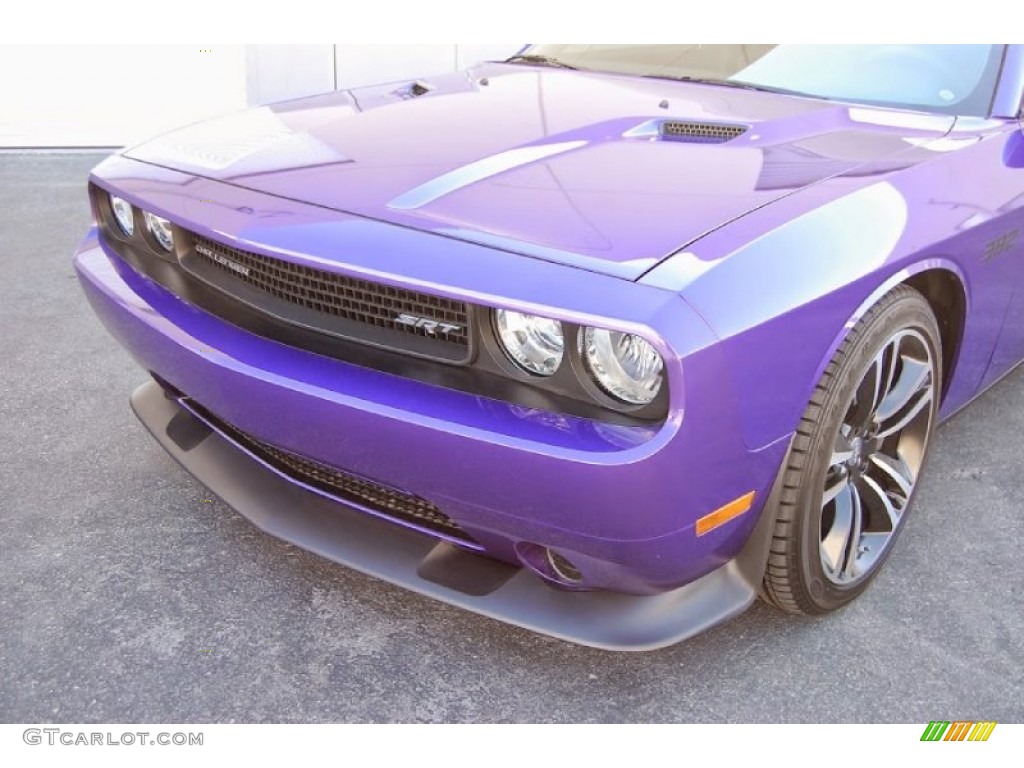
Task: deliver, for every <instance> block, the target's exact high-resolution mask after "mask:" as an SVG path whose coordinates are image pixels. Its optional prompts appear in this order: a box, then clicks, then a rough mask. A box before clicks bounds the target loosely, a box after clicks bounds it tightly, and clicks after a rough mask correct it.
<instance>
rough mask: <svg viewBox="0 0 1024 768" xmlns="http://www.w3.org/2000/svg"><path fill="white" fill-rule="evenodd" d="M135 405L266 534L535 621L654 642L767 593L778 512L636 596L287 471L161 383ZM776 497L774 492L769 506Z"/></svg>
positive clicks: (623, 642)
mask: <svg viewBox="0 0 1024 768" xmlns="http://www.w3.org/2000/svg"><path fill="white" fill-rule="evenodd" d="M131 404H132V408H133V409H134V411H135V414H136V415H137V416H138V417H139V420H140V421H141V422H142V423H143V424H144V425H145V426H146V428H147V429H148V430H149V431H150V432H151V433H152V434H153V437H155V438H156V440H157V442H159V443H160V445H161V446H163V448H164V450H166V451H167V452H168V453H169V454H170V455H171V456H173V457H174V458H175V459H176V460H177V461H178V462H179V463H180V464H181V465H182V466H183V467H184V468H185V469H186V470H188V471H189V472H190V473H191V474H192V475H193V476H194V477H195V478H196V479H197V480H199V482H201V483H202V484H203V485H205V486H206V487H207V488H209V489H210V490H211V491H212V492H213V493H214V494H216V495H217V496H218V497H220V498H221V499H222V500H223V501H224V502H225V503H227V504H228V505H229V506H231V507H232V508H233V509H234V510H236V511H237V512H238V513H239V514H240V515H242V516H243V517H245V518H247V519H248V520H249V521H250V522H252V523H253V524H254V525H256V526H257V527H259V528H260V529H262V530H263V531H265V532H266V533H269V534H271V535H273V536H276V537H278V538H279V539H283V540H284V541H287V542H290V543H292V544H294V545H296V546H298V547H301V548H303V549H306V550H309V551H310V552H314V553H316V554H318V555H320V556H322V557H325V558H327V559H328V560H333V561H334V562H336V563H340V564H342V565H346V566H348V567H350V568H355V569H356V570H358V571H361V572H363V573H365V574H368V575H370V576H375V577H377V578H380V579H383V580H384V581H388V582H390V583H392V584H397V585H399V586H401V587H405V588H406V589H410V590H413V591H414V592H418V593H420V594H423V595H427V596H428V597H432V598H434V599H436V600H442V601H444V602H446V603H450V604H452V605H456V606H459V607H460V608H465V609H467V610H470V611H473V612H474V613H479V614H481V615H484V616H489V617H491V618H494V619H498V620H499V621H503V622H506V623H509V624H515V625H517V626H520V627H524V628H526V629H529V630H533V631H534V632H540V633H543V634H545V635H551V636H552V637H557V638H560V639H562V640H567V641H569V642H573V643H579V644H581V645H587V646H591V647H594V648H603V649H606V650H611V651H644V650H653V649H656V648H662V647H665V646H668V645H672V644H674V643H678V642H680V641H681V640H685V639H686V638H688V637H691V636H693V635H695V634H697V633H699V632H702V631H704V630H705V629H708V628H709V627H712V626H714V625H715V624H718V623H720V622H722V621H725V620H726V619H729V618H730V617H732V616H735V615H736V614H739V613H741V612H743V611H744V610H745V609H746V608H747V607H748V606H749V605H750V604H751V603H752V602H753V600H754V599H755V597H756V596H757V588H758V585H759V584H760V581H761V574H762V573H763V570H764V563H765V561H766V559H767V552H768V549H767V543H768V539H767V536H765V535H764V534H765V532H766V531H768V530H770V525H769V524H768V523H770V520H768V521H767V523H766V520H764V519H763V520H761V521H760V522H759V523H758V526H757V528H756V529H755V531H754V534H753V535H752V536H751V539H750V541H749V542H748V544H747V546H746V547H745V548H744V551H743V552H742V553H741V554H740V556H739V557H737V558H736V559H735V560H733V561H730V562H729V563H726V564H725V565H723V566H721V567H719V568H718V569H717V570H715V571H712V572H711V573H709V574H707V575H706V576H704V577H702V578H700V579H698V580H697V581H694V582H692V583H690V584H687V585H685V586H682V587H679V588H677V589H674V590H672V591H670V592H665V593H662V594H659V595H654V596H634V595H622V594H615V593H610V592H570V591H564V590H559V589H557V588H555V587H552V586H551V585H549V584H548V583H547V582H545V581H544V580H543V579H541V578H540V577H538V576H537V575H535V574H534V573H533V572H531V571H529V570H527V569H524V568H514V567H512V566H509V565H508V564H506V563H502V562H498V561H496V560H491V559H489V558H486V557H482V556H480V555H476V554H473V553H471V552H466V551H463V550H460V549H458V548H457V547H455V546H453V545H451V544H448V543H445V542H440V543H439V542H438V541H437V540H436V539H433V538H431V537H430V536H427V535H424V534H421V533H417V532H414V531H410V530H406V529H404V528H401V527H400V526H398V525H394V524H392V523H389V522H387V521H385V520H380V519H377V518H375V517H373V516H371V515H368V514H366V513H364V512H361V511H358V510H356V509H351V508H348V507H346V506H344V505H343V504H341V503H338V502H336V501H332V500H329V499H325V498H323V497H322V496H320V495H318V494H315V493H312V492H311V491H308V490H306V489H305V488H302V487H300V486H298V485H295V484H293V483H291V482H289V481H288V480H287V479H285V478H284V477H282V476H280V475H279V474H277V473H276V472H274V471H272V470H271V469H269V468H268V467H266V466H264V465H263V464H261V463H260V462H259V461H257V460H256V459H254V458H252V457H251V456H249V455H248V454H247V453H245V452H243V451H242V450H240V449H239V448H237V447H236V446H235V445H234V444H233V443H232V442H231V441H229V440H228V439H226V438H225V437H223V436H221V435H220V434H219V433H217V432H216V431H212V430H210V429H208V428H207V427H206V425H205V424H204V423H203V422H201V421H199V420H198V419H197V418H196V417H195V416H194V415H193V414H192V413H190V412H189V411H188V410H186V409H184V408H182V407H181V405H179V404H178V403H177V402H176V401H174V400H171V399H168V398H167V397H165V395H164V392H163V390H162V389H161V388H160V386H159V385H157V384H156V383H155V382H149V383H147V384H144V385H142V386H141V387H139V388H138V389H136V390H135V392H134V393H133V394H132V398H131ZM172 422H173V425H172ZM190 425H191V427H192V428H190ZM169 428H170V429H169ZM183 435H184V436H185V437H183ZM773 508H774V506H773V505H772V504H771V499H770V500H769V504H768V505H767V506H766V509H768V510H770V509H773ZM769 517H770V515H769V514H767V513H766V514H763V515H762V518H766V519H767V518H769Z"/></svg>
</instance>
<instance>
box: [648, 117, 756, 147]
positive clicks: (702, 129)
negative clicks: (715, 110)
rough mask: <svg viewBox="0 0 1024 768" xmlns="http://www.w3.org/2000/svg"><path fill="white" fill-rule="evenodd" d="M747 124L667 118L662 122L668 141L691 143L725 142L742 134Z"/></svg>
mask: <svg viewBox="0 0 1024 768" xmlns="http://www.w3.org/2000/svg"><path fill="white" fill-rule="evenodd" d="M746 132H747V126H745V125H734V124H729V123H698V122H684V121H680V120H666V121H665V122H663V123H662V124H661V131H660V133H661V137H662V138H663V139H665V140H666V141H685V142H688V143H690V144H724V143H725V142H727V141H732V140H733V139H735V138H737V137H739V136H742V135H743V134H744V133H746Z"/></svg>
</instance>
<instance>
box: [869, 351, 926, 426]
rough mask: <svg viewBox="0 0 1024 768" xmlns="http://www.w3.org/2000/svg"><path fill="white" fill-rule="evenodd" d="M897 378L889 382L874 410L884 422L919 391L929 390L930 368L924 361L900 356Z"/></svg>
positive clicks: (906, 404) (901, 408) (878, 418)
mask: <svg viewBox="0 0 1024 768" xmlns="http://www.w3.org/2000/svg"><path fill="white" fill-rule="evenodd" d="M902 361H903V365H902V366H901V367H900V375H899V378H898V379H897V380H896V381H895V382H893V383H892V384H891V387H890V389H889V390H888V391H887V392H886V393H885V395H884V397H883V398H882V400H881V402H880V403H879V404H878V408H877V410H876V414H877V415H876V417H875V418H876V419H877V420H878V421H879V422H882V423H884V422H886V421H888V420H889V419H891V418H892V417H893V416H895V415H896V414H898V413H900V412H901V411H902V410H904V408H906V407H907V406H908V405H910V404H911V401H913V400H914V399H915V398H916V397H917V396H918V395H919V394H920V393H921V392H930V391H931V387H930V386H929V384H930V383H931V381H930V380H931V375H932V368H931V366H930V365H929V364H928V363H926V362H921V361H920V360H913V359H911V358H909V357H906V356H903V357H902Z"/></svg>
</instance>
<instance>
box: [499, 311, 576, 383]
mask: <svg viewBox="0 0 1024 768" xmlns="http://www.w3.org/2000/svg"><path fill="white" fill-rule="evenodd" d="M494 325H495V329H496V330H497V332H498V338H499V339H500V340H501V345H502V346H503V347H504V348H505V352H506V353H507V354H508V356H509V357H510V358H512V360H513V361H514V362H515V363H516V364H517V365H518V366H519V367H520V368H522V369H523V370H525V371H528V372H530V373H533V374H536V375H538V376H550V375H551V374H553V373H554V372H555V371H557V370H558V366H560V365H561V364H562V356H563V355H564V353H565V338H564V337H563V336H562V324H561V323H560V322H558V321H557V320H551V319H550V318H547V317H538V316H537V315H524V314H523V313H521V312H511V311H509V310H506V309H499V310H497V311H496V312H495V313H494Z"/></svg>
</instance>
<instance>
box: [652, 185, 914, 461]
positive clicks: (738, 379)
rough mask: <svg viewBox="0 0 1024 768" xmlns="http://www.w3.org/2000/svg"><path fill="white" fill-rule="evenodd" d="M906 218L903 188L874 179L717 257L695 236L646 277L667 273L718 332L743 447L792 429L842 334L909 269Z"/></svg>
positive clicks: (664, 277) (663, 281) (663, 279)
mask: <svg viewBox="0 0 1024 768" xmlns="http://www.w3.org/2000/svg"><path fill="white" fill-rule="evenodd" d="M907 222H908V206H907V202H906V199H905V198H904V196H903V194H902V193H901V192H900V191H899V190H898V189H897V188H896V187H894V186H893V185H892V184H890V183H888V182H880V183H875V184H871V185H870V186H865V187H862V188H861V189H859V190H857V191H855V192H853V193H851V194H849V195H846V196H845V197H842V198H839V199H836V200H834V201H832V202H829V203H827V204H825V205H822V206H821V207H818V208H815V209H813V210H811V211H809V212H806V213H803V214H802V215H798V216H795V217H793V218H791V219H789V220H788V221H785V222H784V223H782V224H779V225H777V226H774V227H773V228H771V229H769V230H768V231H766V232H765V233H764V234H760V235H758V236H755V237H753V238H751V239H749V240H748V241H747V242H745V243H744V244H743V245H741V246H740V247H739V248H735V249H734V250H731V251H727V252H726V253H725V255H724V256H720V257H718V258H710V257H709V258H702V256H701V255H700V253H699V250H700V246H703V245H705V244H704V243H698V244H697V247H695V248H694V249H693V251H692V252H688V253H680V254H676V255H675V256H673V257H672V258H671V259H669V260H668V261H667V262H666V263H665V264H664V265H663V266H662V267H659V268H658V269H656V270H654V271H653V272H651V273H650V274H649V275H648V276H647V278H645V282H648V281H650V282H653V283H654V284H658V285H661V286H663V287H665V286H666V285H667V284H669V283H670V282H672V281H674V282H675V286H674V287H676V288H677V289H678V290H679V291H680V294H681V295H682V296H683V298H684V299H685V300H686V301H687V302H688V303H689V304H690V305H691V306H692V307H693V308H694V309H696V310H697V311H698V312H699V313H700V314H701V315H702V316H703V317H704V319H705V320H706V321H707V323H708V324H709V325H710V326H711V328H712V329H714V331H715V333H716V334H717V335H718V337H719V338H720V339H721V344H722V346H723V351H724V353H725V355H726V357H727V359H728V364H729V367H730V368H731V370H732V372H733V378H734V381H735V387H736V391H737V399H738V402H739V408H740V412H741V421H742V430H743V439H744V442H745V444H746V445H747V447H748V448H755V447H760V446H764V445H768V444H770V443H772V442H774V441H776V440H778V439H779V438H781V437H783V436H785V435H788V434H790V433H791V432H792V431H793V430H794V429H795V427H796V424H797V423H798V421H799V418H800V415H801V414H802V413H803V411H804V409H805V407H806V405H807V402H808V398H809V397H810V395H811V392H812V390H813V388H814V386H815V384H816V382H817V381H818V379H819V378H820V376H821V373H822V371H823V370H824V367H825V366H826V365H827V363H828V361H829V360H830V359H831V357H832V355H833V354H834V352H835V350H836V349H837V348H838V346H839V345H840V344H841V343H842V339H843V338H845V335H846V333H847V332H848V331H849V329H850V328H851V327H852V326H853V324H855V323H856V321H857V320H858V319H859V317H860V316H861V315H862V314H863V312H864V311H866V309H867V308H868V307H870V306H871V303H872V299H873V298H877V297H880V296H881V295H884V292H885V291H886V290H888V289H889V288H891V287H892V286H893V285H895V284H896V283H898V282H900V281H901V277H902V278H905V277H906V276H908V275H909V271H908V267H907V265H906V264H903V263H901V262H900V261H899V260H898V259H896V258H895V257H894V254H895V253H897V252H898V247H899V243H900V240H901V238H902V237H903V236H904V233H905V232H906V229H907ZM735 236H743V231H742V229H739V228H738V229H737V230H735ZM721 243H722V237H720V238H719V244H720V245H721ZM707 252H708V253H711V249H710V248H708V249H707Z"/></svg>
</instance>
